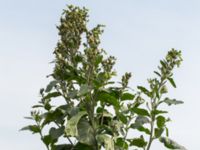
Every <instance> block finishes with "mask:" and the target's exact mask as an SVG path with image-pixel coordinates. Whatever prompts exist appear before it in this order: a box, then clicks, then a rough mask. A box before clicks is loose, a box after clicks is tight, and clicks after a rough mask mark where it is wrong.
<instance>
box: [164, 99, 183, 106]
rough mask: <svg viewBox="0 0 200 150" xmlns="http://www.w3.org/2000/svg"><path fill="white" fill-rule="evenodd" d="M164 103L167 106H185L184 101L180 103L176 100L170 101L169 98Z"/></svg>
mask: <svg viewBox="0 0 200 150" xmlns="http://www.w3.org/2000/svg"><path fill="white" fill-rule="evenodd" d="M163 102H164V103H166V104H167V105H169V106H170V105H178V104H183V101H178V100H176V99H169V98H165V99H164V100H163Z"/></svg>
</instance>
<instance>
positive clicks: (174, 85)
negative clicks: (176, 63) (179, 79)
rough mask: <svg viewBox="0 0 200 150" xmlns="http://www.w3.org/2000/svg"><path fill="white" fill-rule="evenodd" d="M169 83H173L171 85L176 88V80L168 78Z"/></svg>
mask: <svg viewBox="0 0 200 150" xmlns="http://www.w3.org/2000/svg"><path fill="white" fill-rule="evenodd" d="M167 79H168V81H169V82H170V83H171V85H172V86H173V87H174V88H176V83H175V82H174V79H173V78H167Z"/></svg>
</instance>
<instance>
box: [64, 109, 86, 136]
mask: <svg viewBox="0 0 200 150" xmlns="http://www.w3.org/2000/svg"><path fill="white" fill-rule="evenodd" d="M86 114H87V112H86V111H80V112H78V114H76V115H75V116H73V117H72V118H71V119H70V120H68V121H67V124H66V127H65V133H66V135H68V136H72V137H77V136H78V129H77V124H78V122H79V120H80V119H81V118H82V117H83V116H84V115H86Z"/></svg>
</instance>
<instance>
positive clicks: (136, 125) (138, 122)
mask: <svg viewBox="0 0 200 150" xmlns="http://www.w3.org/2000/svg"><path fill="white" fill-rule="evenodd" d="M146 123H149V119H148V118H147V117H144V116H138V117H137V118H136V119H135V123H133V124H131V125H130V127H131V128H133V129H137V130H138V131H140V132H145V133H146V134H150V130H149V129H147V128H145V127H144V126H143V125H144V124H146Z"/></svg>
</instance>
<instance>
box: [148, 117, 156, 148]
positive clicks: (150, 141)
mask: <svg viewBox="0 0 200 150" xmlns="http://www.w3.org/2000/svg"><path fill="white" fill-rule="evenodd" d="M150 126H151V130H150V137H149V142H148V145H147V149H146V150H150V147H151V144H152V142H153V129H154V120H153V118H152V121H151V124H150Z"/></svg>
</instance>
